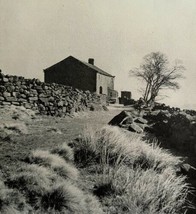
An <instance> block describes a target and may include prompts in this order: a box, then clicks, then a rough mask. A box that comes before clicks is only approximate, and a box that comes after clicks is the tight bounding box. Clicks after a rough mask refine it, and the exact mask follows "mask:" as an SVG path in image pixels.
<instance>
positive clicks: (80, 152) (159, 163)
mask: <svg viewBox="0 0 196 214" xmlns="http://www.w3.org/2000/svg"><path fill="white" fill-rule="evenodd" d="M75 147H76V148H75V150H76V154H77V155H76V156H77V158H76V161H77V162H79V163H80V162H83V163H85V164H86V163H89V164H91V163H95V162H97V163H101V164H102V165H107V164H110V165H114V164H121V163H123V164H126V165H128V166H135V167H138V166H140V167H143V168H146V169H147V168H154V169H156V170H162V169H164V168H167V167H169V166H170V167H173V168H175V167H176V166H177V165H179V164H180V163H181V159H180V158H179V157H176V156H173V155H172V154H170V153H169V152H168V151H166V150H163V149H161V148H160V147H159V146H158V145H157V144H156V143H153V144H147V143H146V142H144V141H143V140H141V137H140V136H138V135H137V134H133V133H130V132H128V131H124V130H122V129H120V128H119V127H113V126H105V127H104V128H102V129H101V130H96V131H95V130H92V129H87V130H85V131H84V133H83V135H82V137H81V138H80V140H79V141H78V143H77V144H76V145H75Z"/></svg>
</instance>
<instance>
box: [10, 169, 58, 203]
mask: <svg viewBox="0 0 196 214" xmlns="http://www.w3.org/2000/svg"><path fill="white" fill-rule="evenodd" d="M55 179H56V175H55V174H54V173H52V172H51V171H49V170H48V169H46V168H44V167H42V166H38V165H27V166H24V167H22V168H21V169H20V170H19V171H18V172H17V173H16V174H14V175H12V176H11V177H9V178H8V179H7V181H6V183H7V185H8V186H9V187H11V188H16V189H18V190H19V191H21V192H22V193H23V194H24V195H25V197H26V198H27V201H28V203H29V204H31V205H32V206H36V205H37V203H38V201H39V197H40V196H41V195H43V193H44V192H46V191H47V189H48V188H49V187H50V185H51V184H52V183H53V181H54V180H55Z"/></svg>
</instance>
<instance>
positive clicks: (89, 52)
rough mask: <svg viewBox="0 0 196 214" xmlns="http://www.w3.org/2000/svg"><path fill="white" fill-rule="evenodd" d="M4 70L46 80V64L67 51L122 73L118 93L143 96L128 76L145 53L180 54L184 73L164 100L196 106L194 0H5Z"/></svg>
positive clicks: (0, 36)
mask: <svg viewBox="0 0 196 214" xmlns="http://www.w3.org/2000/svg"><path fill="white" fill-rule="evenodd" d="M0 26H1V27H0V69H1V70H2V71H3V73H6V74H14V75H21V76H25V77H28V78H34V77H36V78H39V79H41V80H43V69H44V68H46V67H49V66H51V65H52V64H55V63H56V62H58V61H60V60H62V59H64V58H66V57H68V56H69V55H72V56H75V57H76V58H78V59H81V60H84V61H87V60H88V58H90V57H92V58H94V59H95V65H97V66H98V67H100V68H102V69H103V70H105V71H107V72H109V73H111V74H113V75H115V76H116V79H115V88H116V89H117V90H118V91H121V90H131V91H132V94H133V97H134V98H138V97H139V93H138V91H137V89H138V88H139V87H140V86H141V83H140V82H138V81H136V80H135V79H134V78H132V77H129V70H130V69H132V68H134V67H138V66H139V64H140V63H141V61H142V58H143V57H144V56H145V55H146V54H148V53H150V52H155V51H160V52H163V53H164V54H166V55H167V56H168V59H169V61H170V62H171V63H172V62H174V60H175V59H181V60H182V61H183V64H184V66H185V67H186V71H185V73H184V76H186V79H184V80H181V81H180V82H181V89H180V90H179V91H176V92H175V91H167V92H166V94H167V95H168V96H169V98H165V99H164V100H163V102H166V103H168V104H171V105H173V106H180V107H186V108H188V107H189V108H195V109H196V99H195V96H196V0H55V1H54V0H53V1H52V0H0Z"/></svg>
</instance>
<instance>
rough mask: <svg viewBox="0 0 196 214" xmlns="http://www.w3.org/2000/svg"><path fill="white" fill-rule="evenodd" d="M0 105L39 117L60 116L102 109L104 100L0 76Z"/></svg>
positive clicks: (41, 83)
mask: <svg viewBox="0 0 196 214" xmlns="http://www.w3.org/2000/svg"><path fill="white" fill-rule="evenodd" d="M0 105H17V106H24V107H25V108H27V109H33V110H35V111H37V112H38V113H40V114H44V115H52V116H63V115H66V114H72V113H74V112H78V111H83V110H89V109H90V108H92V106H101V107H102V106H103V105H106V98H105V97H102V96H98V95H97V94H94V93H90V92H89V91H85V92H84V91H80V90H78V89H74V88H71V87H68V86H64V85H59V84H55V83H52V84H46V83H44V82H41V81H40V80H38V79H25V78H24V77H19V76H11V75H4V74H3V73H2V72H0ZM95 109H100V107H99V108H98V107H95Z"/></svg>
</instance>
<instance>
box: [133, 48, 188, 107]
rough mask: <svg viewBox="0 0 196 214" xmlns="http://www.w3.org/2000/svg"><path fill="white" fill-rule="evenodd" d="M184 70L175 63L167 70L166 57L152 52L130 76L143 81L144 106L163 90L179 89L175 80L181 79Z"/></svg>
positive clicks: (177, 62)
mask: <svg viewBox="0 0 196 214" xmlns="http://www.w3.org/2000/svg"><path fill="white" fill-rule="evenodd" d="M184 69H185V68H184V67H183V66H182V65H181V64H180V63H179V61H176V63H175V65H174V66H173V67H172V68H169V62H168V59H167V57H166V56H165V55H164V54H162V53H160V52H152V53H150V54H148V55H146V56H145V57H144V60H143V63H142V64H141V65H140V67H139V68H135V69H134V70H131V71H130V73H131V75H134V76H136V77H137V78H139V79H142V80H143V81H144V83H145V84H144V91H143V99H144V101H145V103H146V104H151V103H153V102H154V101H155V98H156V97H157V96H158V95H159V92H160V90H163V89H173V90H175V89H179V87H180V86H179V83H178V82H177V80H178V79H179V78H182V77H183V76H182V71H183V70H184Z"/></svg>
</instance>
